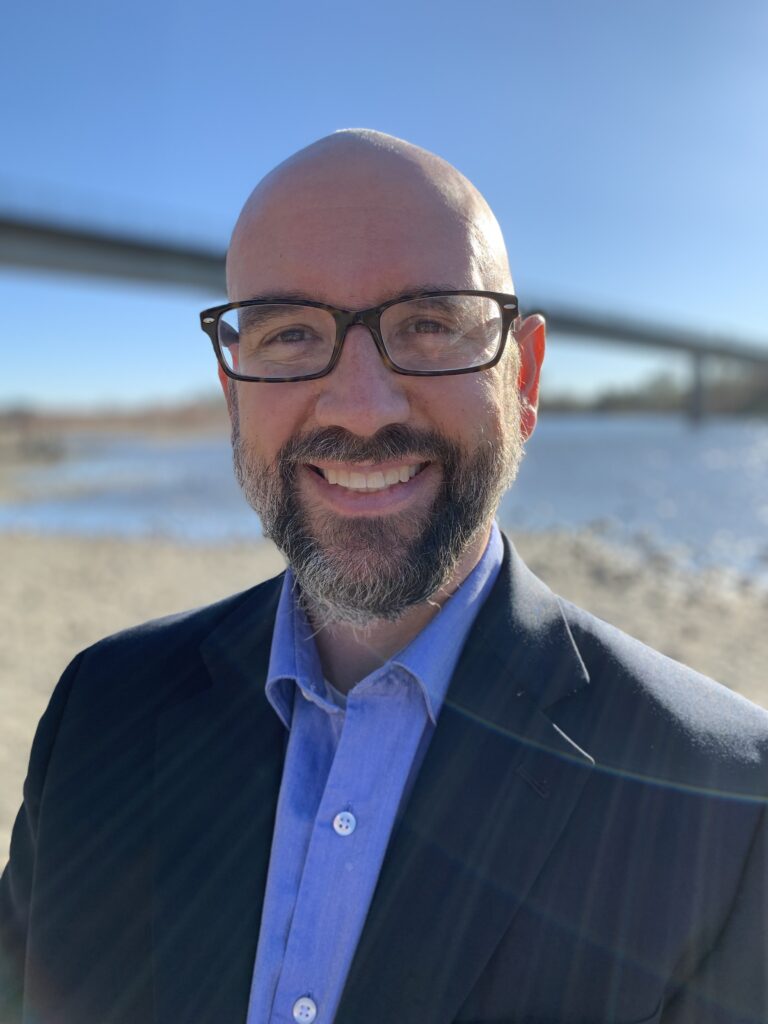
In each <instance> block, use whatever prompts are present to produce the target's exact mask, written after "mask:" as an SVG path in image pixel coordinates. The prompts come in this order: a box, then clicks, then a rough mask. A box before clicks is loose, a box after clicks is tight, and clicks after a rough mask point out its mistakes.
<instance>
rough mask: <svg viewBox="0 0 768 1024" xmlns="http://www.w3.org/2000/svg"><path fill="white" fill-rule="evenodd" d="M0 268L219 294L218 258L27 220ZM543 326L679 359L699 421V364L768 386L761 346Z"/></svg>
mask: <svg viewBox="0 0 768 1024" xmlns="http://www.w3.org/2000/svg"><path fill="white" fill-rule="evenodd" d="M0 266H12V267H15V268H25V269H28V270H36V271H41V270H42V271H58V272H61V273H67V274H78V275H85V276H89V277H101V278H112V279H121V280H130V281H136V282H144V283H151V284H158V283H160V284H162V283H165V284H169V285H173V286H175V287H189V288H194V289H197V290H204V291H207V292H212V293H217V292H218V293H220V294H221V295H222V296H223V295H224V294H225V291H226V288H225V280H224V253H223V252H215V251H212V250H211V249H207V248H200V247H195V245H193V244H182V243H176V244H175V243H172V242H169V241H167V240H163V239H154V238H151V237H149V236H145V237H139V236H136V237H132V236H130V235H129V234H127V233H126V234H117V233H114V232H107V231H99V230H97V229H94V228H85V227H80V226H77V227H75V226H72V225H68V224H60V223H53V222H50V221H43V220H37V221H36V220H34V219H33V218H31V217H29V216H26V215H14V214H13V213H9V212H7V211H5V212H3V211H0ZM528 306H529V308H531V309H536V310H538V311H540V312H541V313H543V314H544V316H545V317H546V319H547V324H548V328H549V331H550V332H551V333H553V334H557V335H558V336H563V337H564V338H580V339H585V340H589V341H597V342H605V343H607V344H613V345H615V344H619V345H631V346H636V347H645V348H654V349H662V350H664V351H666V352H683V353H685V354H686V355H687V356H688V357H690V360H691V368H692V372H691V387H690V390H689V405H688V413H689V415H690V417H691V418H692V419H694V420H699V419H701V418H702V416H703V415H704V412H705V409H706V394H705V390H706V389H705V379H706V377H705V363H706V362H707V361H709V360H713V359H719V360H723V359H725V360H731V361H736V362H739V363H741V364H746V365H748V366H750V367H754V368H755V369H759V370H760V371H761V372H762V373H765V374H766V379H768V342H767V343H766V344H765V345H764V346H763V345H757V344H754V343H748V342H743V341H739V340H738V339H736V338H733V337H732V336H730V335H728V336H719V335H714V334H704V333H703V332H701V331H693V330H688V331H685V330H680V329H679V328H676V327H669V326H665V325H663V324H656V323H649V322H641V321H634V320H628V319H623V318H618V317H615V316H609V315H603V314H601V313H599V312H595V311H593V312H586V311H583V310H576V309H568V308H564V307H560V306H557V305H555V304H549V303H544V304H543V305H541V306H539V305H536V304H535V303H529V304H528Z"/></svg>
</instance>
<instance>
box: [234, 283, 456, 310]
mask: <svg viewBox="0 0 768 1024" xmlns="http://www.w3.org/2000/svg"><path fill="white" fill-rule="evenodd" d="M461 290H462V289H460V288H456V286H455V285H452V284H444V283H443V284H418V285H414V286H412V287H406V288H403V289H398V290H397V291H396V292H393V293H391V294H389V295H387V296H385V297H384V298H382V299H381V302H378V303H376V304H375V305H374V306H373V307H365V308H373V309H375V308H376V306H379V305H382V304H383V303H385V302H390V301H392V300H393V299H402V298H405V296H406V295H407V296H413V297H415V298H418V297H419V296H420V295H428V294H429V293H430V292H454V291H461ZM271 300H274V301H275V302H322V303H324V304H325V305H328V306H334V308H336V309H346V306H336V304H335V303H333V302H328V301H327V300H326V299H324V298H318V297H317V295H306V294H302V293H301V292H290V291H280V290H278V291H274V292H270V293H269V295H254V296H252V297H251V298H250V299H239V300H237V301H239V302H269V301H271ZM350 312H352V311H350Z"/></svg>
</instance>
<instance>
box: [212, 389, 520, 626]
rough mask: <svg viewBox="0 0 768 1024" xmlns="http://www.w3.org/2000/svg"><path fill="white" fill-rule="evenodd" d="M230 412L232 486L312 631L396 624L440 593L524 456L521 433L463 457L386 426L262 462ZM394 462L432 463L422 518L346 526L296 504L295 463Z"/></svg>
mask: <svg viewBox="0 0 768 1024" xmlns="http://www.w3.org/2000/svg"><path fill="white" fill-rule="evenodd" d="M232 412H233V415H232V424H233V427H232V450H233V456H234V465H235V475H236V476H237V480H238V483H239V484H240V487H241V488H242V491H243V494H244V495H245V497H246V499H247V501H248V503H249V504H250V505H251V507H252V508H253V509H254V510H255V511H256V512H257V513H258V515H259V517H260V518H261V522H262V526H263V529H264V533H265V535H266V536H267V537H269V538H271V539H272V540H273V541H274V542H275V544H276V545H277V546H278V548H280V550H281V551H282V552H283V554H284V555H285V558H286V560H287V561H288V564H289V565H290V566H291V569H292V570H293V573H294V576H295V578H296V581H297V583H298V585H299V599H300V602H301V604H302V605H303V607H304V609H305V611H306V612H307V614H308V616H309V618H310V620H311V621H312V623H313V625H314V626H315V628H318V629H320V628H322V627H323V626H328V625H332V624H334V623H340V622H345V623H350V624H352V625H355V626H358V627H365V626H369V625H370V624H371V623H372V622H374V621H375V620H382V619H383V620H387V621H394V620H396V619H398V618H400V617H401V616H402V615H403V613H404V612H405V611H406V610H407V609H408V608H410V607H412V606H413V605H417V604H420V603H422V602H424V601H426V600H427V599H428V598H430V597H431V596H432V595H433V594H435V593H436V592H437V591H438V590H440V589H441V588H442V587H444V586H445V585H446V583H448V581H449V579H450V578H451V576H452V574H453V572H454V570H455V569H456V565H457V563H458V562H459V560H460V559H461V558H462V556H463V555H464V553H465V552H466V551H467V549H468V547H469V545H470V544H471V543H472V541H473V540H474V539H475V538H476V537H477V535H478V534H479V533H480V532H481V531H482V530H483V529H484V528H486V527H487V526H488V525H489V523H490V521H491V519H492V517H493V515H494V514H495V512H496V509H497V507H498V504H499V501H500V500H501V496H502V494H503V493H504V491H505V490H506V488H507V487H509V485H510V484H511V483H512V481H513V480H514V478H515V476H516V474H517V470H518V468H519V465H520V460H521V458H522V455H523V445H522V439H521V436H520V433H519V430H515V431H514V432H513V431H512V430H510V431H509V436H507V437H506V438H505V440H504V443H503V444H501V445H494V444H492V443H491V442H490V441H487V442H484V443H482V444H481V445H480V446H479V447H478V448H477V449H476V450H475V451H474V452H472V453H468V452H466V451H465V450H464V449H463V448H462V447H461V446H460V445H458V444H456V443H455V442H452V441H449V440H448V439H446V438H445V437H442V436H441V435H440V434H437V433H435V432H432V431H420V430H414V429H412V428H409V427H405V426H402V425H400V424H393V425H392V426H389V427H384V428H383V429H382V430H380V431H379V432H378V433H377V434H375V435H374V436H373V437H371V438H367V439H365V438H359V437H357V436H355V435H353V434H350V433H349V432H348V431H346V430H343V429H341V428H338V427H335V428H328V429H325V430H316V431H313V432H311V433H309V434H305V435H303V436H300V437H294V438H291V439H290V440H289V441H288V442H286V444H285V445H283V446H282V448H281V449H280V451H279V452H278V454H277V456H276V458H275V460H274V462H273V463H272V464H267V463H265V461H264V460H263V459H261V458H259V457H258V456H257V455H256V453H255V452H254V450H253V448H252V447H251V446H249V445H248V444H247V443H246V442H245V441H243V439H242V437H241V436H240V431H239V418H238V415H237V406H236V403H233V409H232ZM509 416H510V419H509V420H508V422H510V423H512V424H517V423H519V417H518V415H517V410H516V409H515V410H510V411H509ZM400 457H408V458H410V459H413V458H414V457H415V458H417V459H419V461H421V462H432V461H434V462H437V463H438V464H439V465H440V467H441V470H442V481H441V484H440V488H439V491H438V493H437V494H436V496H435V498H434V501H433V502H432V505H431V506H430V507H428V508H427V509H425V510H424V511H423V512H421V514H419V515H414V513H413V512H411V511H408V512H404V513H394V514H392V515H387V516H379V517H376V518H367V517H366V518H364V517H359V518H348V517H341V516H337V515H334V514H333V513H331V512H328V511H326V510H324V509H322V510H321V509H319V508H312V509H310V508H307V507H305V505H304V504H302V501H301V499H300V497H299V493H298V487H297V486H296V471H297V469H298V467H299V465H300V464H302V463H307V462H313V461H322V460H335V459H338V460H339V461H342V462H355V461H360V462H363V461H369V462H380V461H385V460H387V459H393V458H394V459H397V458H400Z"/></svg>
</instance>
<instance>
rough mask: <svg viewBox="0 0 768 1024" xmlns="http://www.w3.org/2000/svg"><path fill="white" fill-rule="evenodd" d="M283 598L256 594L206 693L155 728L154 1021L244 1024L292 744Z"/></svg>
mask: <svg viewBox="0 0 768 1024" xmlns="http://www.w3.org/2000/svg"><path fill="white" fill-rule="evenodd" d="M279 590H280V579H278V580H273V581H270V583H268V584H265V585H264V586H263V587H259V588H257V590H256V591H255V592H253V593H252V594H251V595H250V596H248V597H246V598H245V599H244V600H243V601H242V602H241V603H240V605H239V606H238V607H237V608H236V609H235V611H234V612H232V613H231V614H230V615H229V616H228V617H227V618H226V619H225V620H224V621H223V622H222V623H221V624H220V625H219V626H218V627H217V629H216V630H215V631H214V632H213V633H212V634H210V635H209V637H208V638H207V639H206V641H205V642H204V643H203V645H202V646H201V648H200V654H201V656H202V659H203V661H204V663H205V666H206V668H207V670H208V674H209V676H210V685H208V686H206V687H205V688H204V689H202V690H200V691H199V692H197V693H196V694H195V695H194V696H192V697H190V698H188V699H187V700H184V701H183V702H181V703H180V704H177V705H175V706H174V707H173V708H171V709H169V710H167V711H166V712H165V713H164V714H163V715H162V716H161V718H160V719H159V722H158V730H157V742H156V771H155V834H154V849H155V889H154V895H153V900H154V936H155V968H156V993H155V994H156V1015H157V1020H158V1022H166V1021H177V1022H179V1024H181V1022H184V1021H216V1024H243V1022H244V1021H245V1018H246V1013H247V1006H248V996H249V992H250V980H251V973H252V971H253V963H254V957H255V953H256V943H257V939H258V929H259V922H260V919H261V908H262V901H263V896H264V887H265V885H266V877H267V867H268V864H269V851H270V844H271V840H272V830H273V824H274V818H275V809H276V804H277V796H278V791H279V786H280V776H281V772H282V765H283V752H284V740H285V731H284V729H283V727H282V725H281V724H280V722H279V720H278V718H277V716H276V715H275V713H274V711H273V710H272V708H271V707H270V706H269V704H268V703H267V700H266V697H265V695H264V684H265V680H266V674H267V668H268V662H269V651H270V643H271V637H272V629H273V625H274V616H275V611H276V607H277V599H278V595H279Z"/></svg>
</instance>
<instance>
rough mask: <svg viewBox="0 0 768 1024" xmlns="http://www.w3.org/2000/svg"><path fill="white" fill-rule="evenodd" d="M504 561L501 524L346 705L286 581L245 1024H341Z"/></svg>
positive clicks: (272, 680) (271, 688) (274, 666)
mask: <svg viewBox="0 0 768 1024" xmlns="http://www.w3.org/2000/svg"><path fill="white" fill-rule="evenodd" d="M502 558H503V545H502V541H501V535H500V533H499V531H498V528H497V527H496V524H495V523H494V525H493V529H492V532H491V537H490V540H489V543H488V546H487V547H486V549H485V552H484V554H483V556H482V558H481V559H480V561H479V562H478V564H477V565H476V566H475V568H474V569H473V571H472V572H471V573H470V575H469V576H468V577H467V579H466V580H465V581H464V582H463V583H462V584H461V586H460V587H459V588H458V590H457V591H456V592H455V593H454V594H453V595H452V596H451V597H450V599H449V600H447V601H446V603H445V605H444V606H443V608H442V609H441V611H440V612H439V613H438V614H437V615H436V616H435V618H434V619H432V621H431V622H430V623H429V625H428V626H427V627H426V628H425V629H424V630H422V632H421V633H419V635H418V636H417V637H416V638H415V639H414V640H413V641H412V642H411V643H410V644H409V645H408V646H407V647H406V648H404V649H403V650H402V651H400V652H399V653H398V654H395V655H394V656H393V657H392V658H391V659H390V660H389V661H387V662H386V664H384V665H382V666H381V668H378V669H376V670H375V671H374V672H371V673H370V675H368V676H366V677H365V678H364V679H362V680H360V682H359V683H357V684H356V685H355V686H354V687H353V688H352V689H351V690H350V692H349V694H348V695H347V697H346V700H345V698H344V697H343V696H342V695H341V694H338V693H336V692H335V691H334V690H333V688H332V687H330V685H329V684H328V683H327V682H326V681H325V680H324V678H323V672H322V668H321V665H320V659H319V657H318V653H317V648H316V646H315V642H314V640H313V638H312V630H311V628H310V626H309V624H308V622H307V620H306V618H305V616H304V614H303V613H302V611H301V610H300V608H298V607H297V605H296V602H295V600H294V594H293V591H294V580H293V577H292V574H291V572H290V570H289V571H288V572H287V573H286V576H285V581H284V583H283V589H282V593H281V596H280V604H279V606H278V611H277V618H276V620H275V630H274V634H273V637H272V649H271V656H270V663H269V673H268V676H267V684H266V693H267V698H268V700H269V702H270V703H271V705H272V707H273V708H274V710H275V712H276V714H277V715H278V716H279V717H280V719H281V721H282V722H283V724H284V725H285V727H286V729H288V730H289V737H288V746H287V749H286V755H285V765H284V768H283V777H282V782H281V786H280V796H279V800H278V805H277V818H276V822H275V830H274V835H273V838H272V850H271V854H270V862H269V874H268V877H267V887H266V892H265V895H264V908H263V912H262V919H261V930H260V933H259V943H258V949H257V953H256V964H255V968H254V974H253V984H252V987H251V997H250V1005H249V1009H248V1024H294V1022H296V1021H299V1022H300V1021H305V1022H306V1024H312V1022H316V1024H330V1022H331V1021H332V1020H333V1017H334V1014H335V1012H336V1008H337V1006H338V1003H339V999H340V997H341V993H342V990H343V988H344V983H345V981H346V977H347V973H348V971H349V968H350V966H351V964H352V959H353V957H354V954H355V950H356V948H357V944H358V941H359V938H360V934H361V932H362V929H363V924H364V923H365V918H366V915H367V913H368V908H369V906H370V902H371V899H372V897H373V892H374V889H375V888H376V883H377V881H378V877H379V872H380V870H381V865H382V861H383V860H384V854H385V852H386V849H387V844H388V842H389V837H390V834H391V832H392V828H393V825H394V823H395V820H396V818H397V815H398V811H399V809H400V807H401V806H404V803H405V800H406V799H407V796H408V794H409V793H410V789H411V787H412V785H413V782H414V781H415V778H416V774H417V773H418V770H419V767H420V766H421V761H422V759H423V757H424V754H425V752H426V749H427V746H428V744H429V741H430V739H431V737H432V733H433V732H434V728H435V723H436V722H437V717H438V715H439V713H440V709H441V707H442V704H443V700H444V698H445V693H446V691H447V689H448V684H449V682H450V678H451V674H452V673H453V670H454V668H455V666H456V662H457V660H458V657H459V654H460V653H461V649H462V647H463V646H464V642H465V640H466V638H467V634H468V632H469V630H470V627H471V626H472V623H473V622H474V620H475V616H476V615H477V613H478V611H479V610H480V607H481V605H482V603H483V601H484V600H485V598H486V597H487V595H488V593H489V591H490V589H491V587H492V586H493V584H494V582H495V580H496V577H497V575H498V573H499V569H500V568H501V562H502Z"/></svg>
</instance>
